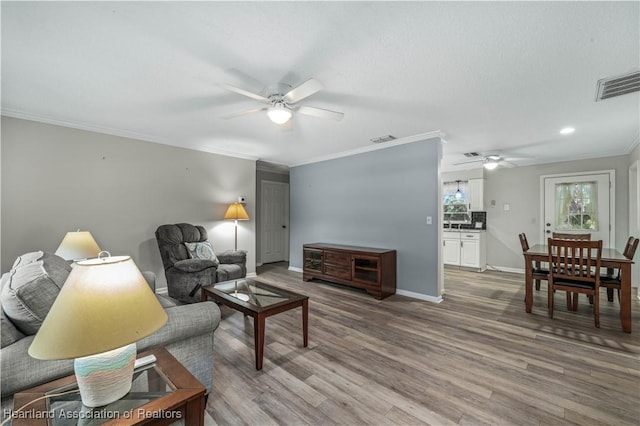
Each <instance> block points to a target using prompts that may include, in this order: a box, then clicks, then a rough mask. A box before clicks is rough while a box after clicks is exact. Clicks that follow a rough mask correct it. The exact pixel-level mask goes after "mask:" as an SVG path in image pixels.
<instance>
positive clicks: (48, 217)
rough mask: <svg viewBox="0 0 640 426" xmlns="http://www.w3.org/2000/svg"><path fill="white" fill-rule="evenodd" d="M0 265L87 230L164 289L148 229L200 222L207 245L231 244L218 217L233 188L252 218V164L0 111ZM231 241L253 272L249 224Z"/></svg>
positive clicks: (229, 225) (229, 229) (228, 229)
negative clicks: (206, 233)
mask: <svg viewBox="0 0 640 426" xmlns="http://www.w3.org/2000/svg"><path fill="white" fill-rule="evenodd" d="M1 131H2V146H1V149H2V154H1V161H2V178H1V184H2V189H1V195H2V200H1V209H2V210H1V212H2V218H1V222H2V224H1V227H2V231H3V232H2V235H1V253H2V259H1V263H2V272H6V271H7V270H9V269H10V267H11V264H12V263H13V261H14V259H15V258H16V256H18V255H20V254H22V253H25V252H29V251H34V250H45V251H50V252H54V251H55V250H56V248H57V247H58V245H59V243H60V241H61V240H62V238H63V237H64V235H65V233H66V232H68V231H73V230H76V229H78V228H80V229H81V230H89V231H91V233H92V235H93V236H94V238H95V239H96V241H97V242H98V245H100V248H102V249H103V250H108V251H110V252H111V254H114V255H125V254H126V255H131V256H132V257H133V259H134V260H135V262H136V263H137V264H138V267H139V268H140V269H143V270H152V271H154V272H155V273H156V275H157V277H158V282H157V285H158V287H159V288H162V287H164V286H166V281H165V278H164V272H163V268H162V262H161V259H160V253H159V251H158V247H157V244H156V240H155V230H156V228H157V227H158V226H159V225H162V224H166V223H179V222H188V223H193V224H199V225H203V226H204V227H205V228H206V229H207V230H208V231H209V240H210V241H211V242H212V244H213V246H214V248H215V250H216V251H222V250H226V249H232V248H233V245H234V232H233V222H231V221H223V220H222V217H223V216H224V213H225V211H226V208H227V206H228V204H229V203H231V202H233V201H236V200H237V198H238V196H239V195H245V196H247V198H248V203H247V206H246V207H247V212H248V213H249V217H251V218H254V217H255V199H256V197H255V193H256V187H255V182H256V180H255V173H256V171H255V162H254V161H251V160H245V159H239V158H232V157H226V156H221V155H216V154H209V153H203V152H198V151H192V150H187V149H181V148H176V147H172V146H166V145H160V144H156V143H152V142H144V141H139V140H133V139H127V138H122V137H117V136H110V135H104V134H99V133H92V132H87V131H83V130H76V129H70V128H65V127H59V126H53V125H48V124H42V123H36V122H32V121H26V120H20V119H15V118H8V117H2V128H1ZM238 226H239V229H238V247H239V248H241V249H246V250H248V251H249V254H248V259H247V267H248V272H249V273H252V272H255V253H256V250H255V221H254V220H249V221H241V222H239V225H238Z"/></svg>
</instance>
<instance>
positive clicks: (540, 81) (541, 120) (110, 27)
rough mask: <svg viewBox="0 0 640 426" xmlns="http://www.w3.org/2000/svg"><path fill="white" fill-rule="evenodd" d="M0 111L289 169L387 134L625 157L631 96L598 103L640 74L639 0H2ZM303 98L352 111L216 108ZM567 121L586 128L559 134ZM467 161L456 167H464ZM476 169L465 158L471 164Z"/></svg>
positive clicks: (539, 159)
mask: <svg viewBox="0 0 640 426" xmlns="http://www.w3.org/2000/svg"><path fill="white" fill-rule="evenodd" d="M1 8H2V10H1V12H2V93H1V94H2V114H4V115H8V116H14V117H21V118H27V119H33V120H38V121H44V122H49V123H55V124H62V125H68V126H72V127H78V128H84V129H89V130H95V131H100V132H105V133H111V134H117V135H123V136H130V137H134V138H139V139H144V140H149V141H154V142H159V143H165V144H170V145H176V146H182V147H186V148H191V149H196V150H202V151H208V152H218V153H227V154H231V155H238V156H244V157H249V158H256V159H261V160H264V161H268V162H275V163H280V164H286V165H295V164H299V163H302V162H306V161H309V160H311V159H314V158H319V157H323V156H327V155H332V154H335V153H339V152H344V151H350V150H354V149H360V148H362V147H366V146H370V145H371V142H370V139H372V138H376V137H379V136H383V135H387V134H391V135H394V136H396V137H399V138H400V137H409V136H413V135H416V134H420V133H425V132H431V131H436V130H439V131H441V132H443V133H444V134H445V139H446V141H447V144H446V145H445V147H444V160H443V163H444V169H445V170H447V169H448V170H453V169H455V168H456V167H452V166H451V164H452V163H455V162H458V161H462V160H464V159H465V157H464V156H463V155H462V154H463V153H465V152H468V151H477V152H481V153H494V152H495V153H499V154H502V155H504V156H507V157H529V158H528V159H526V160H523V161H517V163H518V164H533V163H545V162H552V161H561V160H566V159H578V158H590V157H601V156H609V155H620V154H626V153H628V152H630V150H631V149H632V148H633V147H634V146H635V144H636V143H637V142H638V135H639V133H640V131H639V127H640V124H639V121H640V119H639V114H640V112H639V103H640V101H639V96H638V93H634V94H630V95H625V96H622V97H618V98H614V99H609V100H606V101H602V102H595V101H594V99H595V91H596V83H597V81H598V80H599V79H601V78H605V77H610V76H615V75H619V74H624V73H629V72H632V71H634V70H638V69H639V68H640V32H639V31H640V30H639V29H640V8H639V3H638V2H620V3H616V2H496V3H494V2H474V3H468V2H464V3H463V2H406V3H405V2H403V3H399V2H371V3H370V2H284V3H272V2H256V3H248V2H189V3H187V2H114V3H103V2H7V1H2V3H1ZM311 77H313V78H315V79H317V80H319V81H320V82H322V83H323V85H324V87H325V89H324V90H322V91H320V92H318V93H316V94H314V95H313V96H311V97H309V98H307V99H305V100H304V101H303V102H301V103H302V104H305V105H310V106H316V107H320V108H326V109H331V110H337V111H342V112H344V113H345V117H344V119H343V120H342V121H339V122H337V121H332V120H323V119H319V118H315V117H309V116H304V115H300V114H296V115H294V117H293V119H292V120H291V122H290V123H289V124H288V125H285V126H278V125H276V124H274V123H272V122H270V121H269V120H268V119H267V117H266V114H264V113H259V114H252V115H245V116H241V117H237V118H233V119H224V118H223V116H225V115H228V114H231V113H235V112H238V111H243V110H247V109H252V108H256V107H259V106H261V104H260V103H258V102H257V101H255V100H252V99H249V98H246V97H243V96H241V95H239V94H236V93H231V92H229V91H226V90H224V89H223V88H221V87H220V84H224V83H227V84H233V85H236V86H239V87H243V88H246V89H250V90H255V91H260V90H262V89H263V88H264V87H265V86H269V85H273V84H275V83H278V82H284V83H288V84H290V85H292V86H296V85H298V84H300V83H302V82H303V81H305V80H307V79H308V78H311ZM564 126H572V127H575V128H576V132H575V133H574V134H572V135H569V136H561V135H560V134H559V130H560V129H561V128H562V127H564ZM458 168H460V166H458ZM466 168H468V167H466Z"/></svg>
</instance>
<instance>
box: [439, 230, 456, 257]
mask: <svg viewBox="0 0 640 426" xmlns="http://www.w3.org/2000/svg"><path fill="white" fill-rule="evenodd" d="M442 247H443V248H442V261H443V262H444V264H445V265H460V232H458V231H444V232H443V233H442Z"/></svg>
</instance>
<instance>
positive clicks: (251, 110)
mask: <svg viewBox="0 0 640 426" xmlns="http://www.w3.org/2000/svg"><path fill="white" fill-rule="evenodd" d="M266 110H267V108H266V107H265V108H254V109H250V110H247V111H240V112H234V113H233V114H229V115H225V116H224V117H222V118H224V119H225V120H228V119H230V118H236V117H241V116H243V115H248V114H254V113H256V112H261V111H266Z"/></svg>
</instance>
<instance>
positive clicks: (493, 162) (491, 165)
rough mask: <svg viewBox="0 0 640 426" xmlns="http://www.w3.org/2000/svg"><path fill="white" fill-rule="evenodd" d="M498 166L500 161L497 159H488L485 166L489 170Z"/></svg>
mask: <svg viewBox="0 0 640 426" xmlns="http://www.w3.org/2000/svg"><path fill="white" fill-rule="evenodd" d="M496 167H498V162H497V161H496V160H491V159H488V160H487V161H486V163H484V168H485V169H487V170H493V169H495V168H496Z"/></svg>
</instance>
